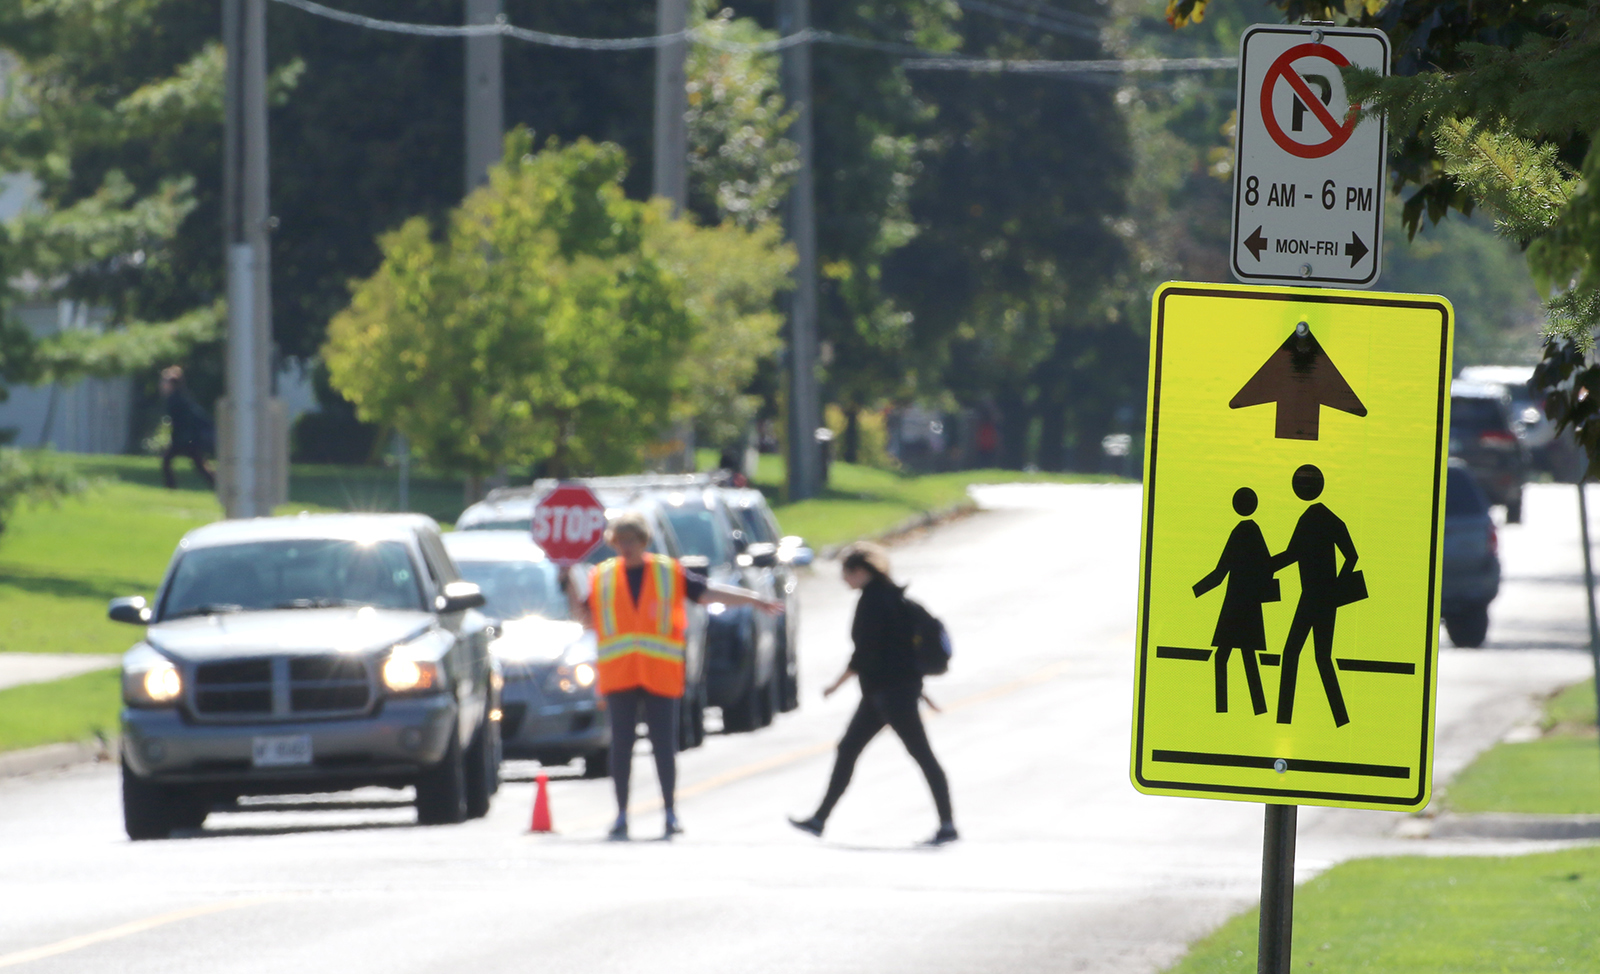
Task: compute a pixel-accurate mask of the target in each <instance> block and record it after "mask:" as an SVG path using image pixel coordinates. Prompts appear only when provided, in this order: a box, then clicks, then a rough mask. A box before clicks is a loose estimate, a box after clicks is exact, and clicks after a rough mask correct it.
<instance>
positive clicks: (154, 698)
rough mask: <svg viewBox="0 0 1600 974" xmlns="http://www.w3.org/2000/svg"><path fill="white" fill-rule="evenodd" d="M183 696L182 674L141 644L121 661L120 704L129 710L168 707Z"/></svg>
mask: <svg viewBox="0 0 1600 974" xmlns="http://www.w3.org/2000/svg"><path fill="white" fill-rule="evenodd" d="M181 696H183V674H182V673H181V672H179V670H178V667H177V665H176V664H174V663H173V662H172V661H171V660H169V659H167V658H166V657H165V656H162V655H161V654H160V653H158V652H156V651H155V650H154V649H152V648H151V647H150V646H149V644H145V643H141V644H140V645H139V646H136V647H134V649H132V650H131V651H129V653H128V654H127V655H126V656H124V657H123V660H122V702H123V703H125V704H127V705H128V706H130V707H170V706H172V705H173V704H175V703H177V702H178V698H179V697H181Z"/></svg>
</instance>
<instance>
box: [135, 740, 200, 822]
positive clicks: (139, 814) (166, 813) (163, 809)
mask: <svg viewBox="0 0 1600 974" xmlns="http://www.w3.org/2000/svg"><path fill="white" fill-rule="evenodd" d="M181 804H182V802H181V796H179V795H177V794H174V789H171V788H167V787H163V786H162V785H158V784H156V783H154V782H152V781H147V780H146V779H144V778H141V777H139V776H138V775H136V774H134V773H133V770H132V769H130V768H129V767H128V761H127V759H126V758H124V759H123V761H122V826H123V829H124V830H125V831H126V832H127V833H128V838H130V839H133V840H134V841H136V842H138V841H142V840H145V839H165V838H167V837H168V836H170V835H171V834H172V830H173V829H176V828H181V827H183V826H184V825H186V824H187V823H184V822H180V821H179V819H180V818H182V817H184V815H183V813H184V812H185V811H186V809H184V808H181V807H180V805H181ZM191 817H192V816H191ZM201 820H202V821H204V815H202V816H201Z"/></svg>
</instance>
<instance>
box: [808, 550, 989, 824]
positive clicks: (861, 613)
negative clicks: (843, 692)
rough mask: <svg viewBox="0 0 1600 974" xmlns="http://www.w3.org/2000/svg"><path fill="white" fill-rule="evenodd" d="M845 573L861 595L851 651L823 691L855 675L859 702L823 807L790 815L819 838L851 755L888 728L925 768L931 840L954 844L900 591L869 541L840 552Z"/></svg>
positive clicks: (849, 770) (851, 766)
mask: <svg viewBox="0 0 1600 974" xmlns="http://www.w3.org/2000/svg"><path fill="white" fill-rule="evenodd" d="M843 574H844V581H845V584H846V585H849V586H850V587H851V588H853V589H856V590H857V591H859V592H860V593H861V598H860V599H859V600H858V601H857V602H856V614H855V620H854V621H853V622H852V623H851V625H850V636H851V639H852V640H853V641H854V642H855V653H854V655H852V656H851V657H850V664H849V666H847V667H846V668H845V671H844V672H843V673H841V674H840V675H839V678H838V679H837V680H834V681H833V684H832V685H831V686H829V687H828V688H827V689H825V690H823V691H822V694H823V696H831V695H832V694H833V693H834V692H836V691H837V690H838V689H839V688H840V687H842V686H844V684H845V683H846V682H848V681H849V679H850V678H851V677H855V678H856V681H857V683H859V684H860V687H861V703H860V705H859V706H857V707H856V712H855V715H854V716H853V717H851V718H850V724H849V726H848V727H846V728H845V732H844V737H843V738H841V739H840V741H839V750H838V756H837V757H836V758H835V759H834V764H833V775H832V777H831V778H830V779H829V780H828V792H827V794H826V795H825V796H824V797H823V799H822V804H821V805H819V806H818V807H817V810H816V812H815V814H813V815H812V816H811V817H810V818H807V819H790V820H789V824H791V825H793V826H794V827H795V828H797V829H799V830H801V831H802V832H809V833H811V834H812V835H817V836H820V835H821V834H822V829H823V827H824V826H825V825H826V824H827V821H828V816H829V815H830V814H832V812H833V807H834V806H835V805H837V804H838V803H839V799H840V797H841V796H843V795H844V790H845V788H846V787H848V786H849V784H850V776H851V775H852V774H853V773H854V771H855V767H856V760H857V759H858V758H860V757H861V752H862V751H863V750H864V749H865V748H866V746H867V743H868V742H869V741H871V740H872V739H873V738H874V737H876V736H877V734H878V732H879V731H881V730H883V728H884V726H885V725H888V726H889V727H891V728H893V729H894V732H895V734H896V735H898V736H899V738H900V742H901V743H902V744H904V745H905V748H906V750H907V751H909V752H910V754H911V757H912V758H913V759H914V760H915V761H916V762H917V765H918V767H920V768H921V769H922V774H923V777H925V778H927V779H928V788H929V789H930V790H931V791H932V792H933V803H934V806H935V807H936V808H937V809H938V812H939V830H938V831H937V832H935V833H934V835H933V838H932V839H930V840H929V844H930V845H943V844H944V843H946V842H953V841H955V840H956V839H957V838H958V836H957V833H956V823H955V816H954V814H953V813H952V812H951V810H950V786H949V783H948V782H947V781H946V780H945V776H944V769H943V768H941V767H940V766H939V761H938V759H937V758H935V757H934V756H933V747H932V745H930V744H929V743H928V733H927V730H926V729H925V728H924V727H923V726H922V715H921V713H919V712H918V710H917V705H918V703H919V702H920V701H921V699H922V672H921V670H919V669H918V668H917V660H916V652H915V649H914V634H913V631H912V624H911V614H910V609H909V608H908V606H907V605H906V597H905V590H904V589H903V588H901V587H900V586H898V585H896V584H895V583H894V581H893V580H892V579H891V578H890V577H889V556H888V554H887V553H886V552H885V551H884V550H883V549H882V548H880V547H879V546H877V545H874V544H867V543H860V544H854V545H851V546H850V547H849V548H847V549H845V553H844V559H843Z"/></svg>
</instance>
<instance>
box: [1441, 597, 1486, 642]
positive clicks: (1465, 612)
mask: <svg viewBox="0 0 1600 974" xmlns="http://www.w3.org/2000/svg"><path fill="white" fill-rule="evenodd" d="M1444 631H1445V632H1447V633H1449V634H1450V641H1451V642H1452V643H1455V644H1456V645H1457V646H1459V647H1461V648H1462V649H1477V648H1478V647H1479V646H1482V645H1483V641H1484V639H1485V637H1487V636H1488V635H1489V603H1487V602H1478V603H1474V604H1473V605H1469V606H1467V607H1466V608H1464V609H1458V610H1456V611H1453V612H1447V613H1445V615H1444Z"/></svg>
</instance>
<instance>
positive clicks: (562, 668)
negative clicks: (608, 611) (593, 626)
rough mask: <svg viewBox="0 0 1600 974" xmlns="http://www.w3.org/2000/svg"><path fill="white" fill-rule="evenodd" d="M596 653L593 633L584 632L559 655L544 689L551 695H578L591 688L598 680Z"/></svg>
mask: <svg viewBox="0 0 1600 974" xmlns="http://www.w3.org/2000/svg"><path fill="white" fill-rule="evenodd" d="M597 651H598V647H597V646H596V644H595V637H594V633H592V632H585V633H584V634H583V635H582V637H581V638H579V639H578V641H577V642H575V643H573V644H572V645H570V646H568V647H567V650H566V652H564V653H562V654H561V662H560V663H558V664H557V665H556V666H555V667H554V668H552V669H551V670H550V677H549V679H548V681H547V682H546V684H545V687H546V689H547V690H548V691H550V692H553V693H578V692H580V691H583V690H588V689H589V688H590V687H593V686H594V685H595V682H596V681H597V680H599V679H600V670H599V668H598V666H599V664H598V662H597V655H598V652H597Z"/></svg>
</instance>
